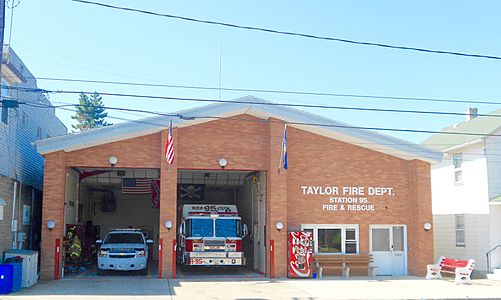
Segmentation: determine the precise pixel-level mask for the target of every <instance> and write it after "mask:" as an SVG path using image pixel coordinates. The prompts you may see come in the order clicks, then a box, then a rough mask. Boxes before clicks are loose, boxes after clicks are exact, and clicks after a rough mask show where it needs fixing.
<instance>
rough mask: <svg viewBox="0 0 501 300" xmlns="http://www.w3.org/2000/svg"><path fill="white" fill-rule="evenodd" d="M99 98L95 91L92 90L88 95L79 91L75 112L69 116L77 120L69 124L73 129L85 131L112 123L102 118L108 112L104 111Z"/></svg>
mask: <svg viewBox="0 0 501 300" xmlns="http://www.w3.org/2000/svg"><path fill="white" fill-rule="evenodd" d="M101 100H102V97H101V96H99V94H98V93H97V92H94V94H92V95H90V96H87V95H86V94H84V93H81V94H80V99H79V104H78V105H75V108H76V109H77V113H76V114H75V115H74V116H71V118H72V119H74V120H77V122H78V124H77V125H71V126H72V127H73V128H74V129H78V130H80V131H85V130H89V129H92V128H99V127H104V126H108V125H112V124H111V123H107V122H106V121H105V120H104V118H106V117H107V116H108V113H106V112H105V111H104V105H103V102H102V101H101Z"/></svg>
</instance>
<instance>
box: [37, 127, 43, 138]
mask: <svg viewBox="0 0 501 300" xmlns="http://www.w3.org/2000/svg"><path fill="white" fill-rule="evenodd" d="M41 138H42V128H40V126H38V128H37V139H41Z"/></svg>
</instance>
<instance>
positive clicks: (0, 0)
mask: <svg viewBox="0 0 501 300" xmlns="http://www.w3.org/2000/svg"><path fill="white" fill-rule="evenodd" d="M4 32H5V0H0V84H3V82H2V80H1V79H2V65H3V36H4ZM0 102H1V103H2V119H1V121H2V122H3V123H5V124H7V123H8V122H9V108H8V107H7V105H5V103H4V101H3V96H2V89H1V88H0Z"/></svg>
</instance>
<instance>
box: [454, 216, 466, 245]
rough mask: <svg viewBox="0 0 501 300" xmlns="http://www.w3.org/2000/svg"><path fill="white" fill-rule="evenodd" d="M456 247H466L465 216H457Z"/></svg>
mask: <svg viewBox="0 0 501 300" xmlns="http://www.w3.org/2000/svg"><path fill="white" fill-rule="evenodd" d="M455 223H456V246H457V247H464V246H465V239H464V215H456V222H455Z"/></svg>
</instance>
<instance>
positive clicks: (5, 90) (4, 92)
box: [2, 79, 10, 98]
mask: <svg viewBox="0 0 501 300" xmlns="http://www.w3.org/2000/svg"><path fill="white" fill-rule="evenodd" d="M9 87H10V84H9V83H8V82H7V81H5V80H3V79H2V97H7V98H9V97H10V88H9Z"/></svg>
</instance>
